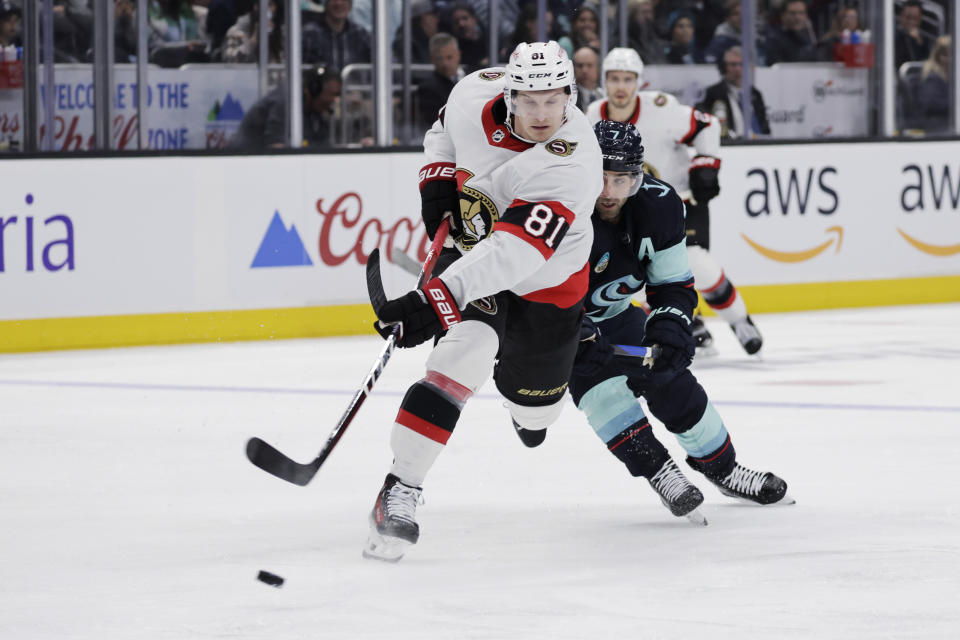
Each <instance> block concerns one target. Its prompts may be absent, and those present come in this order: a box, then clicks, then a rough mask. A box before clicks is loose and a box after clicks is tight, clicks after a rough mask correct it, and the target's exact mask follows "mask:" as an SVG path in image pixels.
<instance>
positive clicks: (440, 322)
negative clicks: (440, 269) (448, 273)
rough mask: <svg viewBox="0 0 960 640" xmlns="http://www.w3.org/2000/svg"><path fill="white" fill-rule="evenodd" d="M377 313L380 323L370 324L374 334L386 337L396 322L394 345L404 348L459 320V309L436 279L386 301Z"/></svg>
mask: <svg viewBox="0 0 960 640" xmlns="http://www.w3.org/2000/svg"><path fill="white" fill-rule="evenodd" d="M378 315H379V318H380V322H377V323H376V324H374V327H376V329H377V333H379V334H380V335H381V336H383V338H384V339H386V338H388V337H390V334H391V333H392V332H393V326H394V325H395V324H398V323H399V324H400V337H399V338H398V339H397V346H398V347H404V348H406V347H415V346H417V345H419V344H422V343H424V342H426V341H427V340H430V339H431V338H433V337H435V336H437V335H439V334H440V333H441V332H443V331H446V330H447V329H449V328H450V327H451V326H453V325H455V324H457V323H458V322H460V308H459V307H457V303H456V301H455V300H454V299H453V296H452V295H450V291H449V290H448V289H447V285H445V284H443V281H442V280H440V278H433V279H432V280H430V282H428V283H427V284H425V285H423V288H422V289H414V290H413V291H411V292H410V293H408V294H406V295H405V296H401V297H399V298H395V299H393V300H388V301H387V302H385V303H384V305H383V306H382V307H380V311H379V314H378ZM381 323H383V326H381Z"/></svg>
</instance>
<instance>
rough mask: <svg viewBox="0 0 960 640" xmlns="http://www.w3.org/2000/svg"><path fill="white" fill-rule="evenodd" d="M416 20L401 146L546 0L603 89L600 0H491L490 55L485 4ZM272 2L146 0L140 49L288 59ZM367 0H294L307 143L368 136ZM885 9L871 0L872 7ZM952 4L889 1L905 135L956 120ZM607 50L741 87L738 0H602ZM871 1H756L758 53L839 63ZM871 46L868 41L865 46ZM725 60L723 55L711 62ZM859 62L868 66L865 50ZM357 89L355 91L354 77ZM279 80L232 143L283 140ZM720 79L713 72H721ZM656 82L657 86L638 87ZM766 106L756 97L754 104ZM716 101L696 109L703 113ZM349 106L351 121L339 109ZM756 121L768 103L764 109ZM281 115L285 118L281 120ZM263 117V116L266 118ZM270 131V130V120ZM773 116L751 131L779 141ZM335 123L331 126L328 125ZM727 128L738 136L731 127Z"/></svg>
mask: <svg viewBox="0 0 960 640" xmlns="http://www.w3.org/2000/svg"><path fill="white" fill-rule="evenodd" d="M108 1H110V2H113V6H114V14H113V15H114V36H115V37H114V55H115V62H116V63H121V64H122V63H133V62H136V54H137V32H136V25H137V21H136V15H135V11H136V9H135V5H136V3H135V2H134V0H108ZM408 2H409V7H408V9H407V10H408V12H409V16H410V19H411V22H410V29H409V33H410V34H411V38H410V40H411V41H410V43H409V53H408V55H409V60H410V61H411V62H412V63H413V66H412V67H411V69H412V70H413V75H412V82H413V90H412V98H413V106H412V110H408V112H407V118H408V119H407V120H406V121H404V120H403V116H402V114H401V111H402V107H401V105H400V100H399V99H397V100H395V105H396V111H397V113H396V116H395V122H397V123H398V125H397V126H396V127H395V142H396V143H399V144H403V143H414V144H415V143H417V142H418V138H419V137H421V136H422V132H423V130H425V129H426V128H427V127H428V126H429V125H430V123H431V122H432V121H433V119H434V118H435V116H436V113H437V110H438V108H439V107H440V106H442V104H443V103H444V101H445V99H446V95H447V94H448V93H449V92H450V90H451V88H452V87H453V85H454V84H455V83H456V81H457V80H458V79H459V78H461V77H463V75H464V74H465V73H469V72H471V71H473V70H475V69H478V68H483V67H485V66H493V65H495V64H497V63H498V62H502V61H504V60H505V59H506V58H507V56H508V55H509V52H510V51H512V49H513V47H514V46H515V45H516V44H517V43H518V42H522V41H533V40H537V33H538V31H537V29H538V18H539V17H540V16H539V15H538V6H539V5H543V6H545V9H546V11H545V12H544V14H543V25H544V26H545V27H546V33H547V38H548V39H553V40H556V41H557V42H558V43H559V44H560V45H561V46H562V47H563V48H564V49H565V50H566V51H567V53H568V54H569V55H570V57H571V58H573V60H574V63H575V68H576V74H577V82H578V85H579V92H580V99H579V101H578V106H580V107H581V108H583V109H585V108H586V106H587V104H589V102H590V101H592V100H594V99H598V98H601V97H602V96H603V89H602V81H601V78H600V67H601V63H602V58H603V52H601V51H600V48H601V40H600V32H601V30H600V24H601V21H602V20H604V16H601V15H600V12H601V9H600V7H599V6H598V4H595V3H594V2H592V1H590V0H587V1H584V0H546V2H544V3H538V2H536V1H535V0H527V1H525V0H502V1H500V2H498V9H497V18H498V22H497V24H496V25H495V28H496V30H497V34H498V39H497V42H498V43H499V50H498V52H497V55H496V58H497V59H496V60H491V59H490V57H491V56H490V51H491V49H490V46H489V43H490V38H489V29H490V28H491V26H490V19H489V18H490V15H489V2H488V0H408ZM91 4H92V0H53V2H52V7H53V33H54V38H53V43H54V60H55V62H56V63H89V62H90V61H91V59H92V38H93V22H94V20H93V14H92V9H91ZM290 4H291V3H290V2H285V1H282V0H270V1H269V3H268V23H267V24H266V25H261V24H259V20H258V16H259V11H258V5H259V3H258V2H257V0H149V2H148V3H147V6H148V20H147V25H148V29H149V37H148V51H149V62H150V64H152V65H156V66H158V67H166V68H179V67H182V66H184V65H197V64H237V63H239V64H244V63H246V64H249V63H255V62H256V61H257V59H258V44H259V38H260V36H261V34H263V33H265V34H266V36H265V37H266V38H267V42H268V46H267V51H268V60H269V62H270V63H272V64H274V65H276V67H277V68H278V69H282V67H281V63H282V62H283V59H284V51H285V38H286V35H285V29H286V24H287V22H286V21H285V19H284V11H285V7H288V6H290ZM372 4H373V2H372V0H316V1H311V0H300V2H299V5H300V11H301V14H300V17H301V19H300V40H301V56H302V60H301V61H302V63H303V65H304V73H303V88H304V125H303V137H304V144H305V145H306V146H318V147H322V146H330V145H331V144H333V145H337V144H350V145H354V146H355V145H358V144H359V145H371V144H373V142H372V141H373V138H372V137H371V127H372V122H373V116H372V104H371V99H370V97H371V93H370V92H369V91H367V92H363V91H361V90H359V89H360V88H361V85H362V84H363V82H366V83H367V85H369V83H370V77H369V73H368V74H367V76H366V77H365V79H364V77H363V76H362V74H360V75H359V76H357V75H353V76H351V77H349V78H348V77H346V74H347V73H348V72H349V71H350V70H356V69H363V68H364V65H369V64H370V63H371V62H372V50H373V46H372V38H371V29H372V20H373V16H372V12H373V7H372ZM876 4H879V3H876ZM951 4H952V3H950V2H948V1H947V0H898V1H897V2H895V11H896V31H895V47H894V49H895V51H894V63H895V70H896V74H897V94H896V95H897V130H898V133H899V134H901V135H925V134H937V133H949V132H952V131H953V127H952V122H951V109H950V100H951V97H950V96H951V91H950V86H951V83H952V78H951V74H950V61H951V58H952V49H951V44H950V35H949V33H948V31H949V25H950V24H952V23H951V22H950V19H951V18H950V16H949V12H950V11H952V7H951V6H950V5H951ZM387 6H388V7H389V12H390V16H389V22H388V24H389V25H391V26H390V30H391V36H392V37H391V39H390V43H391V48H392V54H393V61H394V63H398V62H400V61H402V60H403V59H404V50H405V48H406V47H405V46H404V44H405V43H404V41H403V40H404V38H403V34H404V29H403V27H402V16H403V13H402V12H403V3H402V2H401V1H400V0H396V1H395V2H388V3H387ZM606 6H607V11H608V13H609V15H608V16H606V19H607V20H608V25H609V33H610V34H611V38H610V42H609V46H610V47H612V46H617V45H621V44H626V45H627V46H630V47H632V48H634V49H636V51H637V52H638V53H639V54H640V56H641V58H642V60H643V62H644V63H645V64H646V65H675V66H677V70H676V72H677V73H683V68H682V67H683V66H686V65H712V66H713V67H714V68H715V70H716V71H715V74H719V76H720V77H719V79H720V80H721V81H724V80H726V81H730V82H734V83H735V82H736V78H737V77H739V76H738V73H739V71H738V67H739V66H740V63H741V61H742V56H741V48H740V47H741V45H742V44H743V42H742V37H741V14H740V11H741V0H628V1H627V2H626V21H627V22H626V25H627V29H626V43H623V42H622V41H621V37H622V36H621V32H620V31H619V21H618V18H619V17H620V13H619V11H620V7H619V3H618V2H617V1H616V0H611V1H609V2H607V3H606ZM867 6H868V3H867V2H866V0H863V1H861V2H856V1H854V2H850V1H841V0H759V1H758V2H757V3H756V26H757V28H756V33H757V37H756V40H755V42H754V47H753V51H754V56H755V57H754V64H755V65H756V66H770V65H774V64H784V63H833V64H838V65H839V64H843V63H847V64H849V61H848V60H845V56H847V55H849V47H847V45H858V44H859V45H869V44H870V43H871V42H872V41H874V40H875V34H871V33H870V30H869V28H868V26H867V25H866V23H865V21H864V16H863V12H864V10H865V9H866V8H867ZM22 11H23V0H0V56H3V57H4V59H6V60H9V59H11V57H14V56H16V55H17V53H16V52H17V51H18V49H17V48H18V47H19V46H21V44H22V33H21V18H22ZM869 51H870V54H871V55H873V53H872V52H873V50H872V49H870V50H869ZM718 63H719V64H718ZM862 65H863V66H870V67H873V66H874V65H873V60H872V59H870V60H867V61H866V63H865V64H863V63H862ZM355 78H360V80H358V81H357V83H356V84H357V91H352V90H351V87H353V81H354V79H355ZM271 79H272V81H273V82H274V83H275V84H277V87H276V88H275V89H274V90H273V91H270V92H269V93H267V94H266V95H264V96H262V97H261V99H260V101H259V102H257V103H256V104H254V105H252V106H251V107H250V108H249V109H248V110H247V113H246V118H245V119H244V121H243V125H242V126H240V128H239V131H238V132H237V133H236V134H235V135H234V136H233V138H232V139H231V140H230V142H229V144H230V145H231V146H233V147H234V148H243V149H258V148H266V147H280V146H283V145H284V140H285V139H284V136H283V122H282V119H283V113H284V110H285V109H286V106H285V105H286V102H285V100H286V98H285V93H284V91H283V90H282V73H275V74H273V75H272V76H271ZM715 79H716V77H715ZM648 88H651V89H656V88H657V87H655V86H653V87H648ZM761 104H762V103H761ZM709 106H710V105H707V104H704V108H707V109H709ZM347 112H349V113H350V114H351V117H350V123H349V127H347V126H346V124H345V121H344V120H343V118H344V117H345V114H346V113H347ZM759 115H760V116H761V119H762V120H764V122H765V117H764V114H759ZM278 119H279V123H278ZM271 123H272V124H271ZM271 127H272V128H271ZM770 129H771V127H770V126H769V125H768V124H765V126H760V127H756V128H755V129H754V130H753V131H752V132H747V136H746V137H753V138H757V137H764V136H765V135H768V134H769V135H772V136H773V137H776V135H777V132H776V127H775V126H774V127H773V128H772V129H773V130H772V131H771V130H770ZM334 132H335V133H336V135H334ZM731 133H732V135H736V132H735V131H731Z"/></svg>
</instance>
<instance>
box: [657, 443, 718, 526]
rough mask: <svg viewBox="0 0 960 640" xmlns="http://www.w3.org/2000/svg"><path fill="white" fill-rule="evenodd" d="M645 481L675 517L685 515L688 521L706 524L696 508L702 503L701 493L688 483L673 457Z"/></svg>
mask: <svg viewBox="0 0 960 640" xmlns="http://www.w3.org/2000/svg"><path fill="white" fill-rule="evenodd" d="M647 481H648V482H649V483H650V486H651V487H653V490H654V491H656V492H657V495H659V496H660V500H661V501H662V502H663V506H665V507H666V508H667V509H670V513H672V514H673V515H675V516H677V517H680V516H686V518H687V520H689V521H690V522H692V523H694V524H697V525H700V526H706V524H707V519H706V518H704V517H703V514H701V513H700V511H699V510H698V509H697V507H699V506H700V505H701V504H702V503H703V494H702V493H700V489H697V488H696V487H695V486H693V485H692V484H690V481H689V480H687V477H686V476H685V475H683V472H682V471H680V469H679V467H677V463H676V462H674V461H673V458H668V459H667V461H666V462H664V463H663V466H662V467H660V471H657V473H655V474H654V476H653V477H652V478H648V480H647Z"/></svg>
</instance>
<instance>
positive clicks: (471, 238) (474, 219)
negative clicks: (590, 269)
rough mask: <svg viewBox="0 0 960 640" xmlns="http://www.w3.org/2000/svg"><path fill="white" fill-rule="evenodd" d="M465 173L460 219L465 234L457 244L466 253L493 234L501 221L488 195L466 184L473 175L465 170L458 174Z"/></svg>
mask: <svg viewBox="0 0 960 640" xmlns="http://www.w3.org/2000/svg"><path fill="white" fill-rule="evenodd" d="M460 172H462V173H465V174H466V176H467V177H466V178H465V179H464V180H463V186H461V187H460V217H461V218H462V220H463V233H462V234H461V235H460V237H459V238H458V239H457V244H459V245H460V247H461V248H463V250H464V251H470V249H473V247H474V245H476V244H477V243H478V242H480V241H481V240H483V239H484V238H486V237H487V236H488V235H490V234H491V233H492V232H493V225H494V224H495V223H496V222H497V220H499V219H500V215H499V214H498V213H497V205H495V204H494V203H493V200H491V199H490V196H488V195H487V194H485V193H483V192H481V191H478V190H476V189H473V188H471V187H468V186H467V185H466V182H467V181H468V180H470V178H472V177H473V174H472V173H470V172H469V171H465V170H463V169H460V170H458V173H460Z"/></svg>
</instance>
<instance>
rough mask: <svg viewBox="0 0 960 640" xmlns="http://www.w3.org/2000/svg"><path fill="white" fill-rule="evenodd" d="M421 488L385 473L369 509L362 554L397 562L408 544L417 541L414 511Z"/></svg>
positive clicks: (417, 529)
mask: <svg viewBox="0 0 960 640" xmlns="http://www.w3.org/2000/svg"><path fill="white" fill-rule="evenodd" d="M421 492H422V489H420V487H411V486H409V485H405V484H404V483H402V482H400V479H399V478H398V477H397V476H395V475H393V474H392V473H388V474H387V478H386V480H384V481H383V488H382V489H380V493H379V494H377V501H376V503H374V505H373V511H371V512H370V535H369V536H368V537H367V546H366V547H364V549H363V557H364V558H375V559H377V560H385V561H387V562H397V561H398V560H400V558H402V557H403V554H404V552H405V551H406V550H407V547H409V546H410V545H412V544H416V543H417V540H419V539H420V525H418V524H417V520H416V515H417V503H418V502H419V501H420V494H421Z"/></svg>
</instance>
